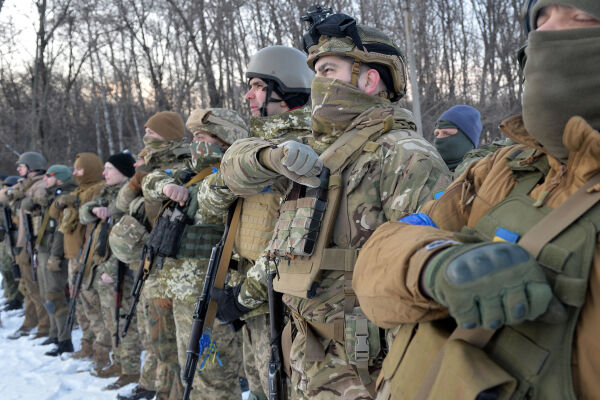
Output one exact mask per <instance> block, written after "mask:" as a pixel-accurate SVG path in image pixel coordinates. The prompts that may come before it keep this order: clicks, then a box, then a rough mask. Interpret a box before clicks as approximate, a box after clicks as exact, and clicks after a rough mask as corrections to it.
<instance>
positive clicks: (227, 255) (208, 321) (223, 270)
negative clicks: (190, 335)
mask: <svg viewBox="0 0 600 400" xmlns="http://www.w3.org/2000/svg"><path fill="white" fill-rule="evenodd" d="M241 210H242V200H241V199H238V200H237V203H236V205H235V211H234V212H233V217H232V218H231V222H230V224H229V231H228V232H227V239H225V244H224V245H223V252H222V253H221V259H220V261H219V266H218V267H217V273H216V276H215V280H214V284H213V286H214V287H216V288H217V289H223V286H224V284H225V277H226V276H227V270H228V269H229V262H230V261H231V254H232V252H233V242H234V240H235V236H236V233H237V229H238V225H239V222H240V214H241ZM216 315H217V302H216V301H214V300H213V299H212V298H211V300H210V303H209V304H208V310H207V311H206V318H205V320H204V321H205V322H204V326H205V327H209V328H210V327H212V326H213V323H214V321H215V317H216ZM205 329H206V328H205Z"/></svg>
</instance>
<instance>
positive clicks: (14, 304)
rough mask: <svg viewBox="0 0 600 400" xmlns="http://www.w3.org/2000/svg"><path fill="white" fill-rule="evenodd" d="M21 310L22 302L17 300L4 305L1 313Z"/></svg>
mask: <svg viewBox="0 0 600 400" xmlns="http://www.w3.org/2000/svg"><path fill="white" fill-rule="evenodd" d="M21 308H23V302H22V301H21V300H19V299H13V300H11V301H9V302H8V303H6V305H5V306H4V310H3V311H12V310H20V309H21Z"/></svg>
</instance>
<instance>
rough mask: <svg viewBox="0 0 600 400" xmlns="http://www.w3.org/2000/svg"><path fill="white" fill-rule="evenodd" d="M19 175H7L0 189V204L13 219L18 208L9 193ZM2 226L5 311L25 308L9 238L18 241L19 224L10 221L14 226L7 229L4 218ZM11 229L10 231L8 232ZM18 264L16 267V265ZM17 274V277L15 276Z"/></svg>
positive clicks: (0, 261)
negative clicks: (10, 236) (17, 229)
mask: <svg viewBox="0 0 600 400" xmlns="http://www.w3.org/2000/svg"><path fill="white" fill-rule="evenodd" d="M18 179H19V177H18V176H7V177H6V178H5V179H4V182H3V188H2V190H0V204H1V205H2V207H7V208H8V211H9V212H8V213H7V215H10V216H11V217H12V218H13V219H16V218H15V217H16V210H15V208H14V201H12V200H11V199H10V196H9V193H10V189H11V188H12V187H13V186H14V185H16V184H17V181H18ZM1 223H2V226H3V227H4V232H5V234H4V240H3V242H2V247H1V248H0V267H1V272H2V288H3V289H4V297H6V299H7V300H8V301H7V303H6V305H5V307H4V311H10V310H19V309H21V308H23V294H22V293H21V292H19V283H18V281H17V278H18V277H19V271H18V270H17V269H18V266H17V264H15V259H14V257H13V254H14V252H15V251H16V249H15V248H13V249H11V248H10V243H11V241H10V240H9V238H8V235H9V234H10V235H12V244H13V246H14V244H16V243H17V235H16V234H17V231H16V227H17V225H18V224H16V223H14V221H12V222H9V223H10V225H11V226H12V230H8V229H6V226H5V224H6V221H4V218H3V219H2V222H1ZM9 231H10V233H8V232H9ZM15 266H16V269H14V267H15ZM15 275H16V277H15Z"/></svg>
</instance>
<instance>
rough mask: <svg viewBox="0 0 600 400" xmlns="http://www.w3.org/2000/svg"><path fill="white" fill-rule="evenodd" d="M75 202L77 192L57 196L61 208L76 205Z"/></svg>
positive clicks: (57, 202) (58, 205) (57, 203)
mask: <svg viewBox="0 0 600 400" xmlns="http://www.w3.org/2000/svg"><path fill="white" fill-rule="evenodd" d="M75 203H77V195H75V194H63V195H62V196H58V197H57V198H56V207H57V208H58V209H59V210H62V209H64V208H66V207H68V206H72V205H75Z"/></svg>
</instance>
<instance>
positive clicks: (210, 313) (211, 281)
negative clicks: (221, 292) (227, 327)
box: [183, 200, 242, 400]
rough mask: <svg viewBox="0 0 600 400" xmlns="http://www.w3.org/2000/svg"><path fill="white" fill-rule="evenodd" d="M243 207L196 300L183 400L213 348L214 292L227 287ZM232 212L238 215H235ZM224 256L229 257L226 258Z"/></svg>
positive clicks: (213, 256) (238, 204)
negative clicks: (232, 252)
mask: <svg viewBox="0 0 600 400" xmlns="http://www.w3.org/2000/svg"><path fill="white" fill-rule="evenodd" d="M241 204H242V202H241V200H237V202H236V205H235V209H234V208H233V207H232V208H231V209H230V212H229V216H228V218H227V223H226V224H225V231H224V232H223V236H222V237H221V240H219V243H217V244H216V245H215V246H214V247H213V248H212V251H211V253H210V260H209V262H208V266H207V268H206V278H205V279H204V286H203V287H202V293H201V294H200V297H197V298H196V305H195V307H194V315H193V318H194V322H193V324H192V329H191V331H190V339H189V341H188V346H187V350H186V353H187V358H186V360H185V367H184V369H183V381H184V382H185V392H184V393H183V400H188V399H189V398H190V393H191V391H192V383H193V381H194V374H195V373H196V367H197V365H198V360H199V359H200V356H201V355H202V353H204V350H205V349H206V348H208V347H209V346H210V344H211V337H212V325H213V322H214V320H215V316H216V313H217V303H216V302H215V301H214V300H212V299H211V296H210V291H211V289H212V287H213V286H215V287H217V288H222V287H223V283H224V281H225V274H226V273H227V269H228V268H229V259H230V256H231V246H232V245H233V239H234V237H235V231H236V226H234V229H232V231H233V234H232V235H229V231H230V228H231V225H232V222H234V224H235V225H237V219H238V217H239V213H240V209H241ZM232 210H235V211H233V212H231V211H232ZM226 252H228V253H229V254H227V253H226ZM224 253H225V257H224V258H223V254H224Z"/></svg>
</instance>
